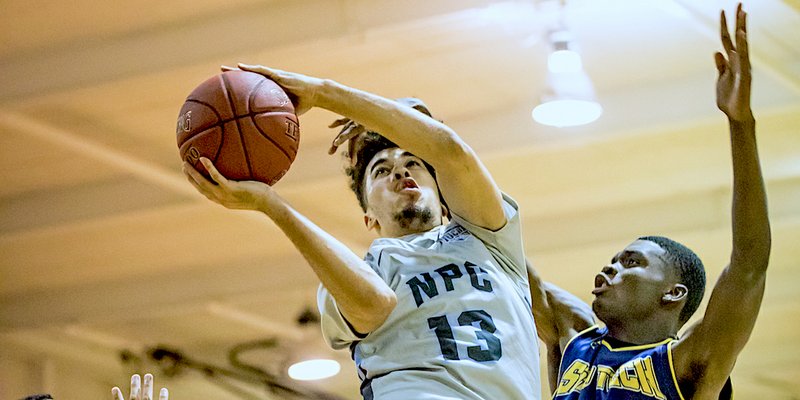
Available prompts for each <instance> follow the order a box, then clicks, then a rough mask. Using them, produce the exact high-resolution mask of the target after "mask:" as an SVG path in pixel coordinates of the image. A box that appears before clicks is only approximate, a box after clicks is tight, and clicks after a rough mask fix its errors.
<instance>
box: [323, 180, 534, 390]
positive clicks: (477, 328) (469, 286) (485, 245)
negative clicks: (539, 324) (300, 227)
mask: <svg viewBox="0 0 800 400" xmlns="http://www.w3.org/2000/svg"><path fill="white" fill-rule="evenodd" d="M503 199H504V203H503V209H504V211H505V214H506V218H507V220H508V222H507V224H506V225H505V226H504V227H503V228H502V229H500V230H498V231H496V232H492V231H489V230H486V229H483V228H480V227H477V226H474V225H472V224H470V223H468V222H466V221H464V220H463V219H462V218H459V217H458V216H454V217H453V220H452V221H451V222H450V223H449V224H447V225H442V226H439V227H436V228H434V229H432V230H430V231H428V232H424V233H421V234H414V235H409V236H404V237H401V238H381V239H377V240H375V241H374V242H373V243H372V246H370V249H369V251H368V253H367V255H366V257H365V260H366V261H367V263H368V264H369V265H370V266H371V267H372V268H373V269H374V270H375V271H376V272H377V273H378V275H380V276H381V278H383V280H384V281H386V283H387V284H388V285H389V286H390V287H391V288H392V289H393V290H394V291H395V293H396V295H397V306H396V307H395V309H394V311H392V313H391V314H390V315H389V317H388V318H387V320H386V321H385V322H384V323H383V325H381V326H380V327H379V328H378V329H376V330H375V331H373V332H371V333H369V334H368V335H366V336H365V337H359V335H357V334H356V333H355V332H353V330H352V328H350V326H349V324H348V323H347V322H346V321H345V319H344V317H342V315H341V313H340V312H339V310H338V308H337V306H336V302H335V300H334V299H333V297H332V296H331V295H330V294H329V293H328V292H327V290H325V288H324V287H322V286H320V289H319V293H318V302H319V308H320V313H321V314H322V331H323V335H324V336H325V338H326V339H327V340H328V342H329V343H330V344H331V346H332V347H334V348H337V349H341V348H345V347H350V349H351V351H352V352H353V359H354V360H355V362H356V367H357V370H358V371H359V377H360V378H361V380H362V385H361V394H362V396H363V397H364V398H365V399H380V400H419V399H431V400H433V399H437V400H444V399H459V400H460V399H482V400H515V399H539V393H540V388H539V385H540V381H539V349H538V341H537V336H536V328H535V326H534V322H533V315H532V314H531V307H530V292H529V289H528V278H527V276H528V275H527V272H526V269H525V256H524V252H523V246H522V238H521V230H520V222H519V219H520V218H519V213H518V211H517V205H516V203H515V202H514V201H513V200H512V199H511V198H509V197H507V196H505V195H504V196H503Z"/></svg>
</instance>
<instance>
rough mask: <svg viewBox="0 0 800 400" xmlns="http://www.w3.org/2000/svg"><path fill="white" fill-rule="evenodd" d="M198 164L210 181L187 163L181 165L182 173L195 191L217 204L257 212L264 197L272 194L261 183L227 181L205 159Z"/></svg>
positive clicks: (268, 188)
mask: <svg viewBox="0 0 800 400" xmlns="http://www.w3.org/2000/svg"><path fill="white" fill-rule="evenodd" d="M200 162H201V163H203V166H204V167H205V168H206V170H207V171H208V174H209V175H211V179H212V180H208V179H207V178H206V177H205V176H203V175H202V174H201V173H200V172H198V171H197V170H196V169H194V167H193V166H192V165H191V164H189V163H188V162H184V163H183V173H184V174H186V177H187V178H188V179H189V182H191V184H192V185H193V186H194V187H195V189H197V190H198V191H199V192H200V193H202V194H203V195H204V196H206V197H207V198H208V199H209V200H211V201H213V202H215V203H217V204H221V205H223V206H225V207H227V208H230V209H234V210H258V209H260V207H261V205H262V201H263V200H264V199H265V197H267V196H270V195H271V194H272V193H273V191H272V188H271V187H269V185H267V184H266V183H263V182H259V181H232V180H228V179H227V178H225V177H224V176H223V175H222V174H221V173H220V172H219V171H217V169H216V168H215V167H214V164H212V163H211V160H209V159H207V158H205V157H200Z"/></svg>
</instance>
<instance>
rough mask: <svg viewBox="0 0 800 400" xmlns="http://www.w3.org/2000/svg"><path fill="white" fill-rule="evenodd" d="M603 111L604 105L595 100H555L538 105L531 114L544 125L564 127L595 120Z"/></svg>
mask: <svg viewBox="0 0 800 400" xmlns="http://www.w3.org/2000/svg"><path fill="white" fill-rule="evenodd" d="M602 113H603V107H601V106H600V104H598V103H596V102H594V101H587V100H553V101H548V102H545V103H542V104H539V105H538V106H536V108H534V109H533V111H532V112H531V116H532V117H533V119H534V120H535V121H536V122H538V123H540V124H542V125H549V126H555V127H559V128H563V127H568V126H578V125H585V124H588V123H591V122H594V121H595V120H596V119H597V118H600V115H601V114H602Z"/></svg>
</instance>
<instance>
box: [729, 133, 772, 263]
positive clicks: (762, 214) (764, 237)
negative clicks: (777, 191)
mask: <svg viewBox="0 0 800 400" xmlns="http://www.w3.org/2000/svg"><path fill="white" fill-rule="evenodd" d="M730 134H731V154H732V158H733V207H732V224H733V226H732V228H733V253H732V255H731V258H732V260H731V261H732V262H731V264H732V265H736V266H739V265H742V266H747V268H751V269H753V271H752V272H763V270H766V268H767V263H768V260H769V253H770V246H771V236H770V226H769V217H768V213H767V196H766V192H765V189H764V179H763V177H762V173H761V166H760V163H759V158H758V148H757V146H756V136H755V120H754V119H752V118H748V119H747V120H745V121H734V120H731V121H730Z"/></svg>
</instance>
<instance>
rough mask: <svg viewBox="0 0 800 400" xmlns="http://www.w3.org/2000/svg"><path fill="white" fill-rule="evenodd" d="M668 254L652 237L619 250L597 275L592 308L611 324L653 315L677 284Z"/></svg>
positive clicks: (643, 318)
mask: <svg viewBox="0 0 800 400" xmlns="http://www.w3.org/2000/svg"><path fill="white" fill-rule="evenodd" d="M665 255H666V252H665V251H664V249H662V248H661V246H659V245H658V244H656V243H653V242H651V241H649V240H637V241H635V242H633V243H631V244H630V245H628V247H626V248H625V249H623V250H622V251H621V252H619V253H617V254H616V255H615V256H614V257H613V258H612V259H611V262H610V263H609V264H608V265H606V266H605V267H603V269H602V270H601V271H600V273H599V274H597V275H596V276H595V280H594V290H593V291H592V294H594V295H595V299H594V301H593V302H592V310H594V313H595V314H596V315H597V317H598V318H600V320H601V321H603V322H605V323H606V324H607V325H608V324H615V323H620V321H631V320H647V319H648V318H650V317H652V315H653V314H654V313H655V312H657V311H658V310H659V309H660V307H661V304H662V298H663V296H664V295H665V294H666V293H668V292H669V291H670V290H671V289H672V286H673V284H674V283H675V282H674V281H675V274H674V270H673V269H672V268H671V267H670V264H669V263H668V262H667V261H666V258H665Z"/></svg>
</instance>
